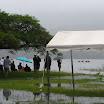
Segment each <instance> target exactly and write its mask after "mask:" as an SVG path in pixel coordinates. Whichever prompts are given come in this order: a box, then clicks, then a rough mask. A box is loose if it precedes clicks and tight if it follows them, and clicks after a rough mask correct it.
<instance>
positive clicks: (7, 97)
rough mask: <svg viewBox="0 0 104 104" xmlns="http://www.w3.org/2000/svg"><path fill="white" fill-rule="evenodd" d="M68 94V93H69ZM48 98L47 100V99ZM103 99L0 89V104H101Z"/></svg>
mask: <svg viewBox="0 0 104 104" xmlns="http://www.w3.org/2000/svg"><path fill="white" fill-rule="evenodd" d="M69 93H70V92H69ZM48 98H49V99H48ZM103 102H104V97H83V96H81V97H76V96H73V97H70V96H66V95H65V94H54V93H49V94H48V93H43V92H29V91H19V90H10V89H0V104H53V103H58V104H60V103H78V104H93V103H103Z"/></svg>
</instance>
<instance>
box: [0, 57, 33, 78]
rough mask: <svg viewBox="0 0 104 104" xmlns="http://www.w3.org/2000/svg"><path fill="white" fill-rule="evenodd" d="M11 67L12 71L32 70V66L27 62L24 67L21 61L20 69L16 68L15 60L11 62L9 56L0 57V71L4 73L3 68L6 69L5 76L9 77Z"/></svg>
mask: <svg viewBox="0 0 104 104" xmlns="http://www.w3.org/2000/svg"><path fill="white" fill-rule="evenodd" d="M9 68H11V71H12V72H15V71H22V72H30V71H31V69H30V67H29V66H28V65H27V64H26V66H25V67H22V64H21V63H19V65H18V69H16V67H15V64H14V61H12V62H11V60H10V59H9V56H6V59H5V58H4V57H2V58H1V59H0V71H1V72H2V74H3V70H4V75H5V77H8V71H9Z"/></svg>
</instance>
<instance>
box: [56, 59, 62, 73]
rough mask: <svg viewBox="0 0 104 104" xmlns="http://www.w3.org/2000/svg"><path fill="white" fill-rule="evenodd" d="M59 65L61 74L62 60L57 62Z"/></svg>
mask: <svg viewBox="0 0 104 104" xmlns="http://www.w3.org/2000/svg"><path fill="white" fill-rule="evenodd" d="M57 63H58V67H59V72H60V69H61V63H62V60H57Z"/></svg>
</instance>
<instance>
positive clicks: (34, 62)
mask: <svg viewBox="0 0 104 104" xmlns="http://www.w3.org/2000/svg"><path fill="white" fill-rule="evenodd" d="M36 60H37V54H35V55H34V57H33V66H34V72H36Z"/></svg>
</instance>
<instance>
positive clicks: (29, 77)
mask: <svg viewBox="0 0 104 104" xmlns="http://www.w3.org/2000/svg"><path fill="white" fill-rule="evenodd" d="M42 76H43V72H42V71H41V72H39V73H38V74H35V73H34V72H29V73H28V72H27V73H23V72H13V73H12V72H10V73H9V77H8V78H5V77H4V76H3V75H0V89H16V90H22V91H31V92H34V91H35V92H36V93H40V88H39V87H40V84H42ZM103 77H104V76H103V75H98V74H95V75H88V74H87V75H86V74H75V76H74V79H75V80H74V82H75V91H73V87H72V76H71V73H64V72H61V73H59V72H51V73H50V87H49V90H50V91H49V92H50V93H53V94H54V96H55V95H58V96H59V95H60V94H64V95H65V96H67V97H70V98H71V99H72V96H73V95H74V96H75V99H76V101H75V102H74V103H72V102H66V103H64V102H63V100H62V99H59V100H58V101H57V102H56V104H60V102H61V104H80V102H79V103H77V102H78V99H81V98H82V97H85V98H83V99H86V97H89V99H90V97H104V93H103V92H104V78H103ZM43 85H44V86H43V87H42V93H47V89H48V86H47V73H45V76H44V79H43ZM52 96H53V95H52ZM59 98H60V97H59ZM36 99H37V100H36ZM43 99H44V97H43ZM94 99H96V98H94ZM52 101H53V100H52ZM71 101H72V100H71ZM25 103H26V102H25ZM35 103H36V104H38V103H40V104H41V103H42V104H46V102H44V100H42V99H40V97H38V96H37V97H35ZM52 103H53V102H52ZM27 104H28V103H27ZM29 104H32V102H29ZM50 104H51V103H50ZM86 104H87V103H86ZM92 104H100V103H97V102H96V103H92ZM101 104H102V103H101Z"/></svg>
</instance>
